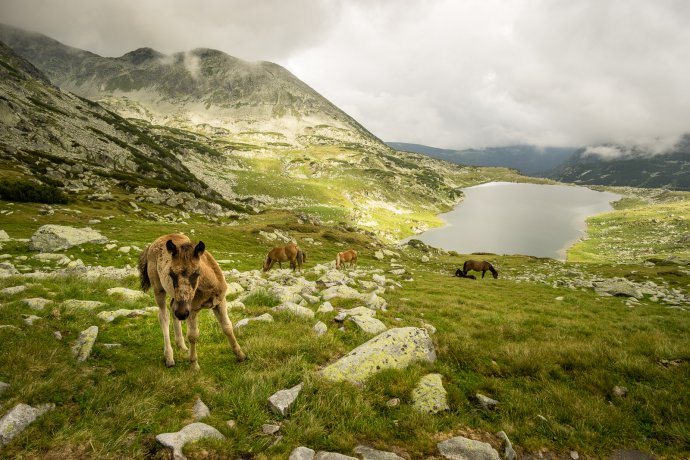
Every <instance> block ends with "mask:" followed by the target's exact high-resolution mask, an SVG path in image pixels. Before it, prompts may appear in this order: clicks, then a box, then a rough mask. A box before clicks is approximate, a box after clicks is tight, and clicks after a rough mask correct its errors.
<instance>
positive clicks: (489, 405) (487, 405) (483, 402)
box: [474, 393, 498, 410]
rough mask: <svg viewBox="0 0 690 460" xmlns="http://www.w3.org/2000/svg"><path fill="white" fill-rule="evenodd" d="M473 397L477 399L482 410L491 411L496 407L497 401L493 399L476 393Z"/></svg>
mask: <svg viewBox="0 0 690 460" xmlns="http://www.w3.org/2000/svg"><path fill="white" fill-rule="evenodd" d="M474 396H475V398H477V401H479V405H480V406H482V407H483V408H484V409H487V410H491V409H494V408H495V407H496V406H497V405H498V401H496V400H495V399H491V398H489V397H488V396H484V395H483V394H481V393H477V394H476V395H474Z"/></svg>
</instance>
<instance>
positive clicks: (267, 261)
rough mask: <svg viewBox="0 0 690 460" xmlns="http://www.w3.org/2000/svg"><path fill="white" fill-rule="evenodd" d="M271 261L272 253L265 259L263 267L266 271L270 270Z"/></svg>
mask: <svg viewBox="0 0 690 460" xmlns="http://www.w3.org/2000/svg"><path fill="white" fill-rule="evenodd" d="M270 263H271V254H268V255H267V256H266V258H265V259H264V266H263V269H264V271H265V272H267V271H268V265H269V264H270Z"/></svg>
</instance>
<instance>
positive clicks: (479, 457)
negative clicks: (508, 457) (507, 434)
mask: <svg viewBox="0 0 690 460" xmlns="http://www.w3.org/2000/svg"><path fill="white" fill-rule="evenodd" d="M436 447H437V448H438V451H439V452H440V453H441V455H443V457H444V458H448V459H450V460H501V458H500V457H499V455H498V452H496V450H495V449H494V448H493V447H491V445H490V444H488V443H485V442H481V441H474V440H472V439H468V438H465V437H462V436H457V437H455V438H451V439H448V440H446V441H443V442H440V443H438V444H437V445H436Z"/></svg>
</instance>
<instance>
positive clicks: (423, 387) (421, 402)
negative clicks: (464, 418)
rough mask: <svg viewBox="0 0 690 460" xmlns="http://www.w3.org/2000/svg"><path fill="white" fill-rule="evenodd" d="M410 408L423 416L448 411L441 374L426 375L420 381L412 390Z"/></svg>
mask: <svg viewBox="0 0 690 460" xmlns="http://www.w3.org/2000/svg"><path fill="white" fill-rule="evenodd" d="M412 407H414V408H415V410H417V411H418V412H422V413H425V414H436V413H438V412H441V411H444V410H448V409H449V407H448V396H447V393H446V389H445V388H443V378H442V376H441V374H428V375H425V376H424V377H422V378H421V379H420V381H419V383H418V384H417V386H416V387H415V389H414V390H412Z"/></svg>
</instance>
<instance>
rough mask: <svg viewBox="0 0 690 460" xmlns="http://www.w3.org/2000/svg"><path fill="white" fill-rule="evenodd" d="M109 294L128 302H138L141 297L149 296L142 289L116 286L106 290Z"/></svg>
mask: <svg viewBox="0 0 690 460" xmlns="http://www.w3.org/2000/svg"><path fill="white" fill-rule="evenodd" d="M105 292H106V293H107V294H108V295H109V296H116V297H120V298H122V299H123V300H125V301H127V302H136V301H137V300H139V299H143V298H148V295H147V294H146V293H144V292H142V291H135V290H134V289H128V288H124V287H114V288H110V289H108V290H107V291H105Z"/></svg>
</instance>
